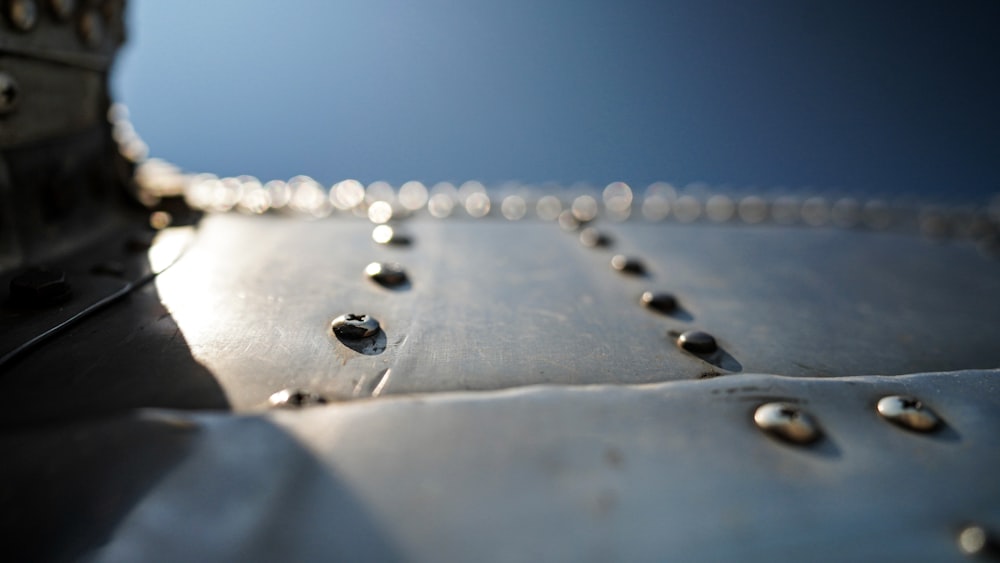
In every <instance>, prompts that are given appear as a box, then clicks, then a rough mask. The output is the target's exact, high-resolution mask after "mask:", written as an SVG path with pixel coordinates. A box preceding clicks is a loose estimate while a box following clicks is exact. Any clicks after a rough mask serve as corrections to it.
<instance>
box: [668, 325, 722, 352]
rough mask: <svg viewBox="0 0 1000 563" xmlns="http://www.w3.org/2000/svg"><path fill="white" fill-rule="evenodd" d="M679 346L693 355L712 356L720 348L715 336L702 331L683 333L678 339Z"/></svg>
mask: <svg viewBox="0 0 1000 563" xmlns="http://www.w3.org/2000/svg"><path fill="white" fill-rule="evenodd" d="M677 345H678V346H680V347H681V348H683V349H684V350H687V351H688V352H691V353H692V354H711V353H712V352H715V351H716V350H717V349H718V347H719V345H718V344H716V342H715V337H714V336H712V335H711V334H708V333H707V332H703V331H700V330H689V331H686V332H682V333H681V334H680V336H678V337H677Z"/></svg>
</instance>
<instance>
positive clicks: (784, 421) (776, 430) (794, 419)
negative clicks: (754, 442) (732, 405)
mask: <svg viewBox="0 0 1000 563" xmlns="http://www.w3.org/2000/svg"><path fill="white" fill-rule="evenodd" d="M753 421H754V424H756V425H757V427H758V428H760V429H761V430H763V431H764V432H767V433H768V434H771V435H772V436H775V437H776V438H779V439H781V440H784V441H786V442H791V443H793V444H809V443H811V442H815V441H816V440H817V439H818V438H819V436H820V432H819V427H818V426H817V425H816V423H815V422H813V419H812V417H811V416H809V415H808V414H807V413H805V412H804V411H802V410H801V409H799V408H798V407H796V406H794V405H791V404H789V403H765V404H763V405H761V406H759V407H757V410H756V411H754V413H753Z"/></svg>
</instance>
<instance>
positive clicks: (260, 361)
mask: <svg viewBox="0 0 1000 563" xmlns="http://www.w3.org/2000/svg"><path fill="white" fill-rule="evenodd" d="M603 227H605V228H606V229H607V231H608V232H609V233H610V234H611V235H612V236H613V237H614V241H615V244H614V245H613V246H612V247H610V248H607V249H591V248H586V247H583V246H582V245H580V244H579V242H578V241H577V238H576V236H575V234H569V233H565V232H562V231H560V230H559V229H558V228H557V227H556V226H555V225H554V224H550V223H541V222H522V223H517V224H515V223H509V222H504V221H496V220H481V221H478V222H472V221H462V220H449V221H434V220H430V219H425V220H415V221H411V222H409V223H406V224H404V225H402V226H401V227H400V228H401V229H402V230H404V231H405V232H406V233H407V234H409V235H411V236H412V237H413V241H414V242H413V244H412V245H410V246H407V247H385V246H379V245H377V244H375V243H374V242H373V241H372V240H371V238H370V232H371V225H370V224H369V223H366V222H362V221H355V220H349V219H339V220H338V219H330V220H324V221H317V222H304V221H296V220H289V219H282V218H275V217H265V218H259V217H254V218H247V217H241V216H237V215H224V216H210V217H208V218H207V219H206V220H205V221H204V222H203V224H202V226H201V231H200V233H199V238H198V241H197V242H196V244H195V245H194V247H193V248H191V249H190V251H189V252H188V254H187V255H186V256H185V257H184V258H183V259H182V260H181V261H180V262H179V263H178V264H177V265H176V266H175V267H174V268H173V269H171V270H170V271H168V272H166V273H165V274H163V275H162V276H160V278H158V279H157V287H158V290H159V292H160V294H161V296H162V298H163V302H164V304H165V306H166V307H167V309H168V310H169V311H170V313H171V314H172V315H173V317H174V319H175V320H176V322H177V324H178V326H179V327H180V330H181V332H182V333H183V336H184V338H185V339H186V340H187V342H188V344H189V345H190V348H191V353H192V355H193V356H194V358H195V359H196V360H197V361H198V362H200V363H202V364H203V365H204V366H205V367H206V368H207V369H208V370H209V371H211V372H212V373H213V374H214V375H215V376H216V378H217V379H218V380H219V382H220V385H221V386H222V387H223V388H224V389H225V392H226V394H227V396H228V397H229V400H230V401H231V402H232V404H233V405H234V406H236V407H238V408H240V407H248V406H252V405H256V404H260V403H262V402H263V401H265V400H266V399H267V397H268V396H269V395H270V394H271V393H273V392H275V391H277V390H279V389H280V388H283V387H301V388H305V389H307V390H311V391H316V392H321V393H324V394H327V395H329V396H331V397H336V398H344V399H347V398H353V397H358V396H367V395H370V394H371V393H372V391H373V390H374V389H375V388H376V387H379V388H380V390H381V393H382V394H396V393H413V392H430V391H449V390H489V389H500V388H507V387H516V386H521V385H532V384H543V383H551V384H592V383H629V384H631V383H647V382H655V381H667V380H678V379H696V378H699V377H704V376H706V375H716V374H727V373H734V372H739V371H743V372H766V373H778V374H782V375H791V376H842V375H852V374H857V373H878V374H901V373H915V372H923V371H935V370H956V369H969V368H990V367H994V366H997V365H1000V348H998V347H996V346H995V345H994V343H995V339H996V328H995V322H996V319H997V318H1000V263H998V262H997V261H995V260H990V259H987V258H985V257H983V256H981V255H980V254H979V253H978V252H977V251H976V250H975V248H974V247H973V246H972V245H971V244H965V243H952V242H947V243H946V242H939V241H933V240H928V239H923V238H919V237H910V236H901V235H895V234H887V233H869V232H862V231H844V230H833V229H830V230H827V229H803V228H790V227H785V228H783V227H775V226H769V227H740V226H721V227H720V226H705V225H686V226H682V225H672V224H650V223H643V222H635V223H632V222H630V223H622V224H608V225H604V226H603ZM616 252H622V253H625V254H629V255H635V256H639V257H641V258H643V259H644V260H645V261H646V264H647V268H648V272H649V273H648V275H647V276H646V277H634V276H626V275H622V274H620V273H618V272H614V271H612V270H611V268H610V266H609V261H610V258H611V256H612V255H613V254H614V253H616ZM374 260H383V261H393V262H399V263H401V264H402V265H403V266H404V267H405V268H406V269H407V271H408V272H409V276H410V282H411V285H410V286H409V287H408V288H406V289H404V290H400V291H392V290H387V289H386V288H383V287H380V286H378V285H376V284H373V283H372V282H371V281H370V280H369V279H367V278H366V277H365V275H364V274H363V270H364V268H365V266H366V265H367V264H368V263H369V262H371V261H374ZM646 289H658V290H665V291H670V292H673V293H675V294H676V295H677V297H678V299H679V300H680V304H681V307H682V308H683V311H682V312H681V313H680V314H678V315H675V316H673V317H669V316H662V315H658V314H656V313H655V312H651V311H649V310H647V309H644V308H643V307H641V306H640V305H639V302H638V300H639V296H640V295H641V293H642V292H643V291H644V290H646ZM352 312H353V313H367V314H371V315H373V316H375V317H376V318H377V319H378V320H379V322H380V323H381V325H382V329H383V330H384V332H385V338H386V347H385V350H384V352H382V353H378V354H369V355H366V354H362V353H358V352H355V351H353V350H351V349H348V348H347V347H345V346H343V345H342V344H341V343H339V342H337V341H336V340H335V339H334V338H333V337H332V335H331V334H330V331H329V322H330V321H331V320H332V319H333V318H335V317H336V316H338V315H340V314H343V313H352ZM691 328H698V329H703V330H706V331H708V332H710V333H711V334H713V335H714V336H715V337H716V338H717V339H718V341H719V343H720V345H721V346H722V348H723V349H724V351H725V353H726V354H727V355H728V356H727V358H728V359H727V361H725V362H722V363H717V364H718V365H711V364H710V363H708V362H705V361H702V360H701V359H698V358H696V357H694V356H692V355H690V354H687V353H685V352H682V351H681V350H679V349H678V348H677V347H676V346H675V345H674V344H673V343H672V342H671V341H670V339H669V338H668V336H667V333H668V331H683V330H687V329H691ZM723 368H726V369H723ZM386 370H390V371H389V372H388V374H386Z"/></svg>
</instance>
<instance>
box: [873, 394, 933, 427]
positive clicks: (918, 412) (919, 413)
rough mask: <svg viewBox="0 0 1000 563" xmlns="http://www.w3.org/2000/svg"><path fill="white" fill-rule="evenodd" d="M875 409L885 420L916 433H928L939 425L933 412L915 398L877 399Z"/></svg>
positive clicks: (899, 396) (900, 396) (903, 396)
mask: <svg viewBox="0 0 1000 563" xmlns="http://www.w3.org/2000/svg"><path fill="white" fill-rule="evenodd" d="M876 408H877V410H878V413H879V414H880V415H881V416H882V417H883V418H885V419H886V420H889V421H892V422H894V423H896V424H898V425H900V426H902V427H903V428H909V429H910V430H916V431H917V432H930V431H931V430H934V429H936V428H937V427H938V425H939V424H940V423H941V420H940V419H939V418H938V417H937V415H936V414H934V411H932V410H931V409H930V408H928V407H927V406H926V405H924V403H923V402H922V401H921V400H919V399H917V398H916V397H911V396H907V395H890V396H888V397H883V398H881V399H879V401H878V405H877V407H876Z"/></svg>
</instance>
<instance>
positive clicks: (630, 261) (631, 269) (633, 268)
mask: <svg viewBox="0 0 1000 563" xmlns="http://www.w3.org/2000/svg"><path fill="white" fill-rule="evenodd" d="M611 267H612V268H613V269H615V270H617V271H619V272H622V273H625V274H632V275H642V274H644V273H645V272H646V267H645V266H643V264H642V261H641V260H639V259H638V258H630V257H628V256H624V255H622V254H616V255H615V256H614V257H613V258H612V259H611Z"/></svg>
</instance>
